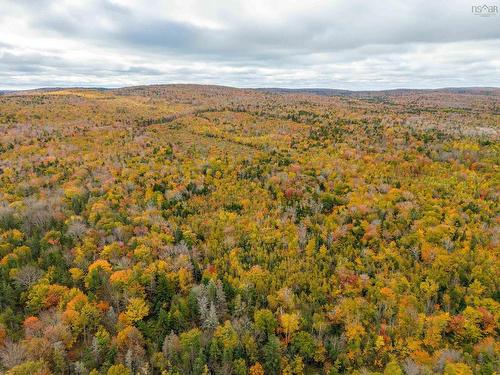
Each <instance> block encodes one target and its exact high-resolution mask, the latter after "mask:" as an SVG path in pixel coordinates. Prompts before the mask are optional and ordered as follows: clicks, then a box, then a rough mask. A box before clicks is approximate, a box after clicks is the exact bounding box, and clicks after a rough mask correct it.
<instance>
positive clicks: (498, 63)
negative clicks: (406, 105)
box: [0, 0, 500, 90]
mask: <svg viewBox="0 0 500 375" xmlns="http://www.w3.org/2000/svg"><path fill="white" fill-rule="evenodd" d="M478 4H483V3H478V2H476V1H474V0H472V1H461V0H460V1H450V0H448V1H439V0H437V1H429V0H425V1H424V0H422V1H417V0H399V1H366V0H359V1H357V0H345V1H335V0H301V1H298V0H257V1H255V0H245V1H240V0H228V1H223V0H213V1H211V0H144V1H142V0H0V89H24V88H34V87H48V86H100V87H116V86H129V85H138V84H153V83H154V84H156V83H187V82H189V83H211V84H222V85H230V86H236V87H327V88H342V89H354V90H357V89H385V88H396V87H411V88H436V87H448V86H496V87H498V86H500V14H492V15H491V16H490V17H481V16H479V15H475V14H473V13H472V6H473V5H478ZM484 4H487V5H496V6H497V8H500V0H497V1H489V0H487V1H486V2H485V3H484Z"/></svg>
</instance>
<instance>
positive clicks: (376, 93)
mask: <svg viewBox="0 0 500 375" xmlns="http://www.w3.org/2000/svg"><path fill="white" fill-rule="evenodd" d="M256 90H258V91H262V92H269V93H280V94H313V95H321V96H352V97H381V96H398V95H411V94H429V93H449V94H467V95H488V96H489V95H493V96H498V95H500V88H496V87H449V88H448V87H446V88H440V89H404V88H403V89H391V90H362V91H353V90H339V89H326V88H303V89H291V88H274V87H271V88H265V87H263V88H257V89H256Z"/></svg>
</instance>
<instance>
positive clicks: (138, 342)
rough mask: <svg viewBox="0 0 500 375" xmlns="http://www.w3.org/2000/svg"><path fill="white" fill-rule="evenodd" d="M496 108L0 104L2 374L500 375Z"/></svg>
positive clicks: (259, 96) (411, 98)
mask: <svg viewBox="0 0 500 375" xmlns="http://www.w3.org/2000/svg"><path fill="white" fill-rule="evenodd" d="M499 135H500V89H482V90H476V91H474V90H463V91H446V90H432V91H425V90H419V91H412V90H408V91H402V92H401V91H393V92H391V91H386V92H373V93H365V94H360V95H353V94H352V95H351V94H350V95H343V94H342V92H339V93H330V94H329V93H327V92H326V93H325V92H301V91H280V90H274V91H273V90H270V91H266V90H252V89H235V88H230V87H222V86H201V85H200V86H199V85H158V86H138V87H129V88H121V89H50V90H49V89H47V90H32V91H25V92H5V93H2V94H0V374H5V375H50V374H54V375H56V374H60V375H65V374H68V375H69V374H79V375H99V374H101V375H132V374H141V375H149V374H152V375H156V374H158V375H190V374H196V375H208V374H213V375H215V374H222V375H230V374H235V375H264V374H265V375H278V374H283V375H301V374H329V375H335V374H357V375H369V374H372V375H375V374H383V375H392V374H394V375H403V374H406V375H420V374H421V375H431V374H446V375H472V374H478V375H493V374H499V373H500V342H499V340H498V338H499V337H498V334H499V327H500V325H499V323H500V301H499V300H500V292H499V282H500V277H499V276H500V275H499V271H500V267H499V265H500V262H499V249H500V215H499V214H500V210H499V208H500V207H499V198H500V194H499V193H500V189H499V187H500V185H499V183H500V173H499V162H500V142H499Z"/></svg>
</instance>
